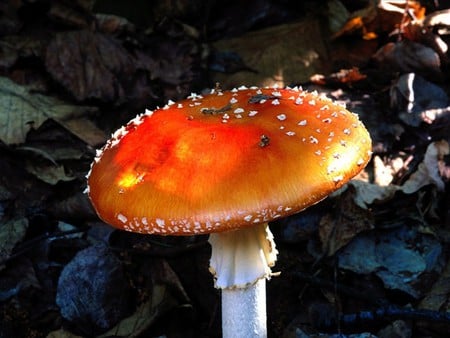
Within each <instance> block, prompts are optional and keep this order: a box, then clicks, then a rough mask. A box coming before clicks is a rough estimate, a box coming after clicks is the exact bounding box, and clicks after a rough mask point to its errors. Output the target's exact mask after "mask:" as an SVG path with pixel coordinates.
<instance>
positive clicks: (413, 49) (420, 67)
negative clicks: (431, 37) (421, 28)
mask: <svg viewBox="0 0 450 338" xmlns="http://www.w3.org/2000/svg"><path fill="white" fill-rule="evenodd" d="M373 59H374V60H375V61H376V62H377V63H378V64H379V65H380V66H381V67H382V68H388V69H392V70H393V71H401V72H403V73H419V74H423V75H424V76H426V75H430V76H438V77H439V78H440V77H442V74H441V69H440V67H441V61H440V58H439V55H438V54H437V53H436V52H435V51H434V50H433V49H431V48H429V47H426V46H424V45H422V44H420V43H417V42H414V41H410V40H402V41H399V42H397V43H394V42H389V43H387V44H386V45H384V46H383V47H381V48H380V49H379V50H378V51H377V52H376V53H375V54H374V55H373Z"/></svg>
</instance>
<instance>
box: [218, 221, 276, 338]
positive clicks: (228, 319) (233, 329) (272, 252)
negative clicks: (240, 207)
mask: <svg viewBox="0 0 450 338" xmlns="http://www.w3.org/2000/svg"><path fill="white" fill-rule="evenodd" d="M209 242H210V244H211V247H212V254H211V262H210V270H211V273H212V274H213V275H214V279H215V286H216V287H217V288H220V289H222V331H223V337H224V338H231V337H233V338H236V337H267V328H266V287H265V283H266V278H270V276H271V270H270V267H272V266H273V265H274V264H275V261H276V256H277V253H278V252H277V250H276V248H275V242H274V241H273V235H272V233H271V232H270V229H269V227H268V226H267V224H266V223H263V224H258V225H255V226H252V227H248V228H244V229H242V230H237V231H230V232H223V233H215V234H211V235H210V237H209Z"/></svg>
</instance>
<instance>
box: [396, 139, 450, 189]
mask: <svg viewBox="0 0 450 338" xmlns="http://www.w3.org/2000/svg"><path fill="white" fill-rule="evenodd" d="M449 153H450V152H449V144H448V143H447V141H445V140H442V141H437V142H433V143H431V144H430V145H429V146H428V148H427V150H426V152H425V157H424V159H423V162H422V163H420V164H419V167H418V168H417V171H416V172H414V173H413V174H412V175H411V177H410V178H409V179H408V180H407V181H406V182H405V183H404V184H403V185H402V187H401V190H402V191H403V192H404V193H407V194H411V193H413V192H415V191H417V190H419V189H420V188H422V187H423V186H425V185H428V184H434V185H435V186H436V187H437V188H438V190H441V191H442V190H444V188H445V183H444V182H443V181H442V178H441V176H440V175H439V161H440V160H441V159H442V157H443V156H445V155H448V154H449Z"/></svg>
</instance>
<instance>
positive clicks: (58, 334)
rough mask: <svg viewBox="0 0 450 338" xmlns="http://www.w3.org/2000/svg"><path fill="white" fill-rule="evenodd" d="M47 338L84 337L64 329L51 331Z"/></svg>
mask: <svg viewBox="0 0 450 338" xmlns="http://www.w3.org/2000/svg"><path fill="white" fill-rule="evenodd" d="M46 338H83V337H82V336H78V335H76V334H74V333H71V332H69V331H66V330H64V329H60V330H56V331H52V332H50V333H49V334H48V335H47V337H46Z"/></svg>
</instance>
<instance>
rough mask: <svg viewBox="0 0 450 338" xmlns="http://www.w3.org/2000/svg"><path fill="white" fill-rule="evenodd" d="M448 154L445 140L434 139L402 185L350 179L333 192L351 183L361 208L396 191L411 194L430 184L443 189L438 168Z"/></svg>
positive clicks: (387, 198) (385, 199) (387, 197)
mask: <svg viewBox="0 0 450 338" xmlns="http://www.w3.org/2000/svg"><path fill="white" fill-rule="evenodd" d="M448 154H450V150H449V144H448V142H447V141H445V140H442V141H436V142H433V143H430V144H429V145H428V148H427V150H426V152H425V157H424V159H423V161H422V162H421V163H420V164H419V166H418V168H417V170H416V171H415V172H414V173H413V174H412V175H411V176H410V177H409V179H408V180H407V181H406V182H405V183H403V185H400V186H399V185H394V184H389V185H386V186H380V185H377V184H372V183H368V182H363V181H358V180H352V181H350V182H349V183H348V184H347V185H346V186H344V187H343V188H342V189H340V190H338V191H337V192H336V193H335V194H340V193H342V192H343V191H345V189H347V188H348V186H349V185H351V186H352V187H353V188H355V191H356V193H355V195H354V201H355V203H356V204H357V205H358V206H360V207H361V208H365V209H367V208H368V206H369V205H371V204H373V203H382V202H386V201H388V200H389V199H391V198H392V197H393V196H394V194H395V193H396V192H397V191H402V192H404V193H405V194H412V193H414V192H416V191H418V190H419V189H420V188H422V187H424V186H426V185H429V184H432V185H434V186H436V188H437V189H438V190H443V189H444V187H445V183H444V181H443V180H442V178H441V176H440V174H439V173H440V171H439V169H440V168H441V167H442V164H441V163H442V158H443V157H444V156H446V155H448Z"/></svg>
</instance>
